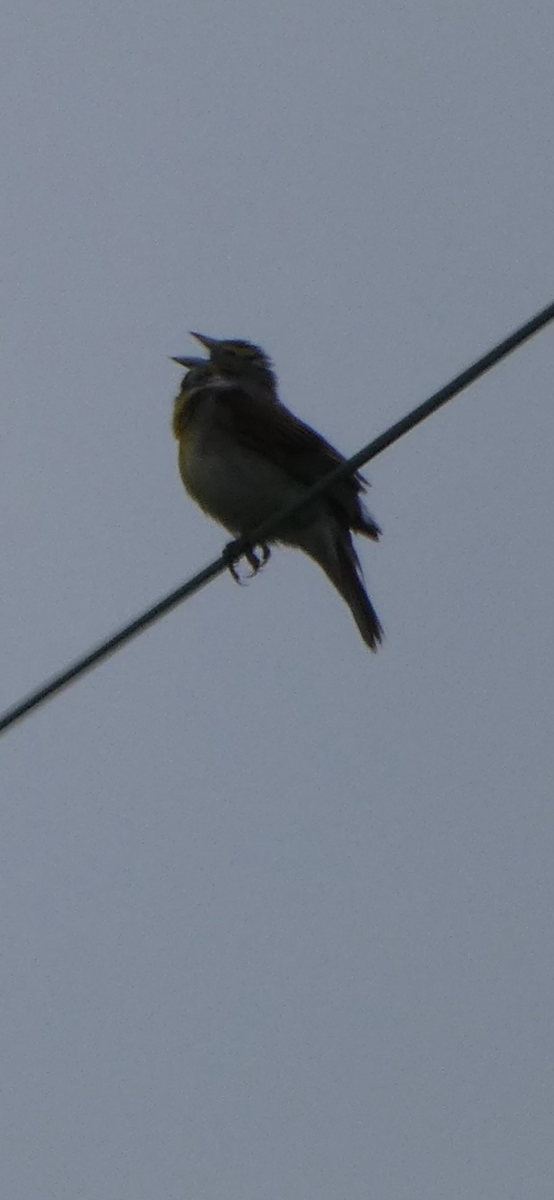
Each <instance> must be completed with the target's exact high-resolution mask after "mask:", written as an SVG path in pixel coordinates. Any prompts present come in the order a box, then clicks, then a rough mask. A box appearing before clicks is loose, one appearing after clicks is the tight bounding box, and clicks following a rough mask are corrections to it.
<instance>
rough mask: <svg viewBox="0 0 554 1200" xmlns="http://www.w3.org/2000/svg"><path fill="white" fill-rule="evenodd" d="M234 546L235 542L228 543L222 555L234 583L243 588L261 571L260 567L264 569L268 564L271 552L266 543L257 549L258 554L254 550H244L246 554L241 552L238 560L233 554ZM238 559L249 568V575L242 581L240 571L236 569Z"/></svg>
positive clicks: (234, 553)
mask: <svg viewBox="0 0 554 1200" xmlns="http://www.w3.org/2000/svg"><path fill="white" fill-rule="evenodd" d="M235 546H236V542H229V543H228V545H227V546H226V547H225V549H224V551H223V553H224V555H225V557H226V559H227V564H228V567H229V571H230V572H231V575H232V576H233V579H234V581H235V583H239V584H240V585H241V587H243V586H244V584H245V583H247V582H248V580H249V579H253V578H254V576H255V575H257V574H258V571H261V569H262V567H265V565H266V563H267V562H269V559H270V558H271V550H270V549H269V546H267V545H266V543H265V542H264V543H263V544H262V545H261V546H260V547H259V550H260V553H259V554H258V553H257V551H256V550H253V549H250V550H246V552H243V553H242V554H241V555H240V556H239V558H237V557H236V552H235ZM240 558H245V559H246V561H247V563H248V566H249V567H250V574H249V575H247V576H246V578H244V579H243V578H242V577H241V574H240V571H239V570H238V567H237V562H239V559H240Z"/></svg>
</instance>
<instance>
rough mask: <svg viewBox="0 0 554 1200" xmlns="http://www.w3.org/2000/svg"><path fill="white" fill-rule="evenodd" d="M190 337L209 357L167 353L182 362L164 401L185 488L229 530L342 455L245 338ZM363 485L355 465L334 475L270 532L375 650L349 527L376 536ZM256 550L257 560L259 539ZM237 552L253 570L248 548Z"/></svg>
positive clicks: (238, 529) (273, 507) (268, 512)
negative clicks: (305, 563) (169, 406)
mask: <svg viewBox="0 0 554 1200" xmlns="http://www.w3.org/2000/svg"><path fill="white" fill-rule="evenodd" d="M193 336H194V337H196V338H198V337H199V335H197V334H193ZM200 340H201V341H202V343H203V344H204V345H206V346H207V347H208V349H209V351H210V358H209V359H206V360H204V359H190V358H175V359H174V360H173V361H174V362H176V363H179V364H180V365H182V366H186V367H187V368H188V371H187V374H186V375H185V377H184V379H183V382H182V385H181V390H180V392H179V394H178V396H177V398H176V400H175V404H174V410H173V433H174V435H175V437H176V438H177V441H178V443H179V470H180V473H181V478H182V480H183V483H184V485H185V488H186V489H187V491H188V492H189V495H191V496H192V498H193V499H194V500H196V502H197V504H199V505H200V507H201V508H203V509H204V511H205V512H206V513H208V515H209V516H211V517H213V518H214V519H215V520H216V521H219V522H220V524H221V525H223V526H224V527H225V528H226V529H228V530H229V531H230V532H231V533H232V534H233V536H235V537H238V536H241V535H242V534H247V533H249V531H251V530H252V531H253V530H254V529H255V528H256V527H257V526H258V525H260V524H261V523H262V521H266V520H267V519H268V518H270V517H272V516H274V515H275V514H277V513H278V512H279V510H280V509H282V508H284V507H285V506H286V505H288V504H291V503H292V502H293V501H294V500H300V499H301V498H302V497H303V496H304V495H305V493H306V491H307V489H308V488H309V487H310V486H311V485H313V484H314V483H316V482H318V481H319V480H320V479H322V478H324V476H325V475H328V474H329V472H330V471H332V470H333V469H334V468H335V467H337V466H338V464H339V463H342V462H344V457H343V455H342V454H340V453H339V452H338V450H335V449H334V448H333V446H331V445H330V444H329V442H327V441H325V439H324V438H322V437H320V435H319V434H318V433H316V432H315V430H313V429H312V428H311V427H310V426H309V425H306V424H305V423H304V422H303V421H301V420H299V418H298V417H296V416H294V414H293V413H292V412H290V410H289V409H288V408H286V407H285V405H284V404H281V403H280V402H279V399H278V395H277V390H276V380H275V375H274V373H273V369H272V367H271V364H270V362H269V359H268V358H267V356H266V355H265V354H264V352H263V351H262V350H260V349H259V348H258V347H256V346H252V345H250V343H248V342H229V341H227V342H219V343H218V342H216V340H215V339H214V338H209V339H208V338H205V337H202V338H201V339H200ZM218 347H219V349H218ZM223 348H224V349H223ZM240 363H242V364H243V367H242V369H239V364H240ZM253 381H254V382H253ZM365 487H366V485H365V481H364V480H363V478H362V476H361V475H359V474H358V473H356V474H354V475H349V476H347V477H346V478H345V479H340V480H339V481H338V482H337V483H334V484H332V485H331V487H330V488H329V489H328V491H327V492H324V493H323V494H322V495H320V496H317V497H316V498H315V499H314V500H313V501H311V502H310V503H309V504H307V505H306V506H305V507H304V508H302V509H301V510H300V511H299V512H298V513H296V514H295V515H294V516H292V517H289V518H288V519H287V521H286V523H285V524H284V525H283V526H281V527H280V528H279V530H278V532H277V533H276V534H275V535H274V537H273V538H272V539H271V540H272V541H276V542H282V543H284V544H285V545H289V546H294V547H296V548H297V549H299V550H303V551H304V552H305V553H306V554H308V555H309V557H310V558H312V559H314V561H315V562H316V563H318V564H319V566H320V567H321V568H322V570H323V571H324V572H325V574H326V575H327V577H328V578H329V579H330V581H331V583H333V584H334V586H335V588H336V589H337V591H338V592H339V593H340V595H341V596H342V598H343V599H344V600H345V601H346V603H347V604H348V606H349V608H350V610H351V612H352V616H353V617H354V620H355V622H356V624H357V626H358V629H359V631H360V633H361V635H362V638H363V639H364V642H365V643H366V645H367V646H369V648H370V650H376V649H377V647H378V644H379V642H380V641H381V639H382V636H383V631H382V628H381V624H380V622H379V618H378V616H377V613H376V612H375V609H374V607H373V605H372V603H371V600H370V599H369V596H368V594H367V592H366V590H365V586H364V581H363V575H362V571H361V567H360V563H359V559H358V556H357V554H356V551H355V549H354V545H353V542H352V536H351V534H352V533H360V534H362V535H364V536H365V537H368V538H370V539H371V540H372V541H375V542H376V541H378V539H379V535H380V532H381V531H380V529H379V526H378V525H377V524H376V522H375V521H374V520H373V517H372V516H371V514H370V513H369V512H368V511H367V509H366V508H365V506H364V504H363V501H362V494H363V492H364V491H365ZM262 553H263V561H266V560H267V557H268V556H269V550H268V549H267V547H262ZM247 557H248V558H249V561H250V564H251V566H252V567H253V569H254V570H257V568H258V566H260V565H261V563H260V561H259V559H258V558H257V556H256V555H252V556H247Z"/></svg>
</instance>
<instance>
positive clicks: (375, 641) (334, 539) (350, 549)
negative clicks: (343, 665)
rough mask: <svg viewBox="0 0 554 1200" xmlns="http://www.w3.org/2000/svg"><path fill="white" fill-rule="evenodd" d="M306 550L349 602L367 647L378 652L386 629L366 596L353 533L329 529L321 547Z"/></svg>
mask: <svg viewBox="0 0 554 1200" xmlns="http://www.w3.org/2000/svg"><path fill="white" fill-rule="evenodd" d="M330 534H331V536H329V535H330ZM310 541H311V539H310ZM302 549H303V550H305V551H306V552H307V553H308V554H309V555H310V557H311V558H313V559H315V561H316V562H317V563H319V565H320V567H322V568H323V570H324V571H325V574H326V575H327V578H328V579H330V580H331V583H332V584H333V585H334V587H335V588H336V589H337V592H338V593H339V595H341V596H342V598H343V600H345V601H346V603H347V605H348V607H349V609H350V612H351V613H352V616H353V617H354V620H355V622H356V625H357V626H358V629H359V631H360V633H361V635H362V637H363V639H364V642H365V644H366V646H369V649H370V650H377V648H378V646H379V643H380V642H381V641H382V639H383V628H382V626H381V622H380V621H379V617H378V616H377V613H376V612H375V609H374V607H373V605H372V603H371V600H370V598H369V596H368V594H367V592H366V589H365V584H364V578H363V575H362V568H361V566H360V562H359V559H358V555H357V554H356V551H355V549H354V546H353V544H352V538H351V536H350V533H349V531H348V530H347V529H344V528H336V529H335V530H333V531H331V530H330V529H329V526H328V525H327V528H326V530H325V538H324V539H323V538H318V539H317V545H316V544H314V542H311V544H310V545H307V544H306V542H304V543H303V545H302Z"/></svg>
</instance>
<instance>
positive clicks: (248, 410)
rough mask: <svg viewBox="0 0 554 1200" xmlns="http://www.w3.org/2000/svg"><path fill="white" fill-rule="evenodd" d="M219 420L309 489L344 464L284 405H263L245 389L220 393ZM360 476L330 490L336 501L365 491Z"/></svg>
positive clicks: (341, 457) (232, 389)
mask: <svg viewBox="0 0 554 1200" xmlns="http://www.w3.org/2000/svg"><path fill="white" fill-rule="evenodd" d="M218 416H219V419H220V420H221V422H222V423H224V424H225V425H226V426H227V427H228V428H229V429H230V430H232V432H233V436H234V437H235V438H236V439H237V440H238V441H240V442H241V443H242V444H243V445H244V446H248V447H249V448H250V449H251V450H253V451H255V452H257V453H258V454H262V455H263V456H264V457H266V458H269V459H271V460H272V462H274V463H275V464H276V465H278V466H280V467H282V469H283V470H284V471H286V472H287V474H289V475H292V476H293V477H294V478H295V479H297V480H298V481H299V482H301V483H305V484H306V485H307V486H309V485H310V484H314V483H317V482H318V481H319V480H320V479H323V477H324V476H325V475H328V474H329V472H330V471H332V470H333V469H334V468H335V467H337V466H338V465H339V464H340V463H342V462H344V456H343V455H342V454H340V453H339V451H338V450H335V448H334V447H333V446H331V445H330V443H329V442H327V441H325V438H322V437H321V436H320V435H319V434H318V433H316V432H315V430H314V429H312V428H311V427H310V426H309V425H306V424H305V423H304V422H303V421H300V420H299V419H298V417H295V416H294V415H293V413H291V412H290V411H289V409H288V408H285V405H284V404H274V403H269V402H268V403H263V402H261V401H260V400H259V399H253V397H252V396H249V395H248V393H247V392H245V391H244V390H243V389H242V388H238V387H236V388H225V389H221V391H220V393H219V396H218ZM365 486H366V485H365V480H364V479H363V477H362V476H361V475H359V474H355V475H350V476H347V477H346V478H345V479H341V480H340V481H339V482H338V483H337V484H336V485H334V486H333V487H332V488H331V494H332V495H333V494H334V496H335V498H336V499H340V498H342V497H344V499H346V497H349V498H350V500H352V499H353V498H354V496H356V495H358V494H359V493H360V492H361V491H364V490H365Z"/></svg>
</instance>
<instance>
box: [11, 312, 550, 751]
mask: <svg viewBox="0 0 554 1200" xmlns="http://www.w3.org/2000/svg"><path fill="white" fill-rule="evenodd" d="M553 319H554V302H553V303H551V304H549V305H547V307H546V308H543V309H542V310H541V312H539V313H537V314H536V315H535V316H534V317H532V319H531V320H530V321H527V322H526V324H525V325H521V326H520V328H519V329H516V330H515V331H514V333H511V334H510V335H509V337H507V338H504V340H503V341H502V342H499V343H498V345H496V346H494V347H493V349H492V350H489V351H488V353H487V354H484V355H483V356H482V357H481V358H478V359H477V361H476V362H474V363H473V364H472V366H470V367H467V369H466V370H465V371H462V372H461V373H460V374H459V375H456V377H455V378H454V379H452V380H451V381H450V383H447V384H446V385H445V387H443V388H441V389H440V391H438V392H435V393H434V394H433V395H432V396H430V397H429V399H428V400H425V401H424V402H423V404H420V405H418V407H417V408H414V409H412V411H411V412H410V413H408V414H407V415H406V416H405V417H402V419H401V420H400V421H397V422H396V424H395V425H391V427H390V429H387V430H386V431H385V432H384V433H381V434H380V435H379V437H376V438H374V439H373V441H372V442H369V443H368V444H367V446H364V447H363V449H362V450H359V451H358V453H357V454H353V455H352V458H348V459H345V461H344V462H343V463H341V464H340V466H338V467H336V468H335V469H334V470H333V471H330V472H329V474H328V475H326V476H325V478H324V479H321V480H320V481H319V482H318V483H316V484H314V486H313V487H311V488H308V490H307V491H306V492H305V494H304V496H303V497H302V499H301V500H299V501H295V502H294V503H293V504H288V505H286V507H285V508H282V509H281V510H280V511H279V512H278V513H277V514H276V515H275V516H273V517H271V518H270V519H269V520H267V521H264V522H263V523H262V524H261V525H259V526H258V528H257V529H254V530H253V531H252V533H251V534H249V535H248V536H247V535H245V536H243V537H240V538H238V539H237V540H236V541H235V542H231V543H230V545H229V546H227V547H226V548H225V550H224V551H223V553H222V554H221V555H220V556H219V558H216V559H215V560H214V561H213V562H212V563H209V565H208V566H207V567H204V568H203V570H202V571H198V573H197V574H196V575H193V576H192V578H191V579H189V580H187V581H186V582H185V583H183V584H181V586H180V587H178V588H176V589H175V591H173V592H170V593H169V595H167V596H164V597H163V599H162V600H159V601H158V603H157V604H154V605H152V606H151V608H148V609H146V611H145V612H143V613H141V615H140V616H138V617H135V619H134V620H133V621H129V622H128V623H127V624H126V625H123V626H122V627H121V629H118V630H117V632H116V633H114V634H112V636H111V637H109V638H106V639H105V640H104V641H103V642H100V643H99V644H98V645H97V646H95V647H94V649H92V650H90V651H89V652H88V654H84V655H83V656H82V657H81V658H78V659H76V661H75V662H74V663H72V664H71V666H69V667H66V668H65V669H64V670H63V671H60V672H59V673H58V674H57V675H53V676H52V677H51V678H50V679H48V680H47V681H46V682H45V683H43V684H41V686H40V687H38V688H36V689H35V690H34V691H32V692H30V693H29V695H28V696H25V697H24V699H23V700H20V701H19V702H18V703H17V704H14V705H13V706H12V707H11V708H8V709H6V711H5V712H4V713H3V715H2V716H0V733H3V732H4V731H5V730H6V729H9V728H10V727H11V726H12V725H15V724H16V722H17V721H20V720H22V718H23V717H25V716H27V715H28V714H29V713H30V712H32V711H33V710H34V709H35V708H38V707H39V705H40V704H44V702H45V701H46V700H49V699H50V697H51V696H54V695H56V694H57V693H58V692H61V691H62V690H63V689H64V688H66V687H68V685H69V684H70V683H73V682H74V681H75V680H76V679H78V678H79V677H80V676H81V675H84V674H86V672H87V671H90V670H92V668H93V667H96V666H97V665H98V664H99V663H100V662H103V661H104V659H106V658H109V656H110V655H111V654H115V652H116V650H119V648H120V646H123V645H124V644H125V642H129V641H130V640H131V638H133V637H136V636H137V635H138V634H139V633H142V630H143V629H146V628H147V627H148V626H149V625H153V623H154V621H158V620H159V619H160V617H163V616H165V614H166V613H168V612H171V609H173V608H176V607H177V605H178V604H181V603H182V601H183V600H188V598H189V596H193V595H194V594H195V592H199V591H200V589H201V588H203V587H205V585H206V584H207V583H209V582H210V580H211V579H215V577H216V576H217V575H221V574H222V572H223V571H225V570H227V568H228V567H229V565H230V564H231V563H232V562H235V561H237V560H238V559H239V558H242V557H243V555H244V554H246V553H247V551H250V550H253V549H254V548H255V547H256V546H259V545H260V544H262V543H263V542H265V541H267V540H268V539H270V538H271V537H272V536H274V535H275V533H276V531H277V530H278V528H279V526H280V525H281V524H282V523H283V521H286V520H287V519H288V518H289V517H290V516H292V515H293V513H295V512H297V511H298V510H299V509H300V508H303V507H304V505H305V504H309V503H310V501H311V500H313V498H314V497H315V496H319V495H321V494H322V493H323V492H324V491H326V489H327V488H328V487H330V486H331V484H333V483H335V482H336V481H337V480H338V479H342V478H343V477H344V476H346V475H350V474H351V473H352V472H354V471H357V470H358V469H359V467H362V466H363V465H364V463H367V462H369V461H370V460H371V459H372V458H376V457H377V455H378V454H381V453H382V451H383V450H386V449H387V448H388V447H389V446H392V444H393V442H397V441H398V440H399V438H401V437H403V435H404V434H405V433H408V432H409V431H410V430H411V429H414V427H415V426H416V425H419V423H420V422H421V421H424V420H425V419H426V418H427V417H430V416H431V414H432V413H434V412H436V411H437V409H439V408H441V407H442V405H443V404H446V402H447V401H448V400H452V399H453V398H454V396H458V395H459V393H460V392H463V391H464V390H465V388H467V387H469V385H470V384H471V383H474V382H475V380H476V379H479V378H480V377H481V375H484V374H485V372H486V371H490V369H491V367H494V366H496V364H497V363H499V362H500V361H501V359H503V358H506V357H507V355H508V354H511V353H512V351H513V350H516V349H517V348H518V347H519V346H521V345H522V344H523V343H524V342H526V341H528V339H529V338H530V337H532V336H533V334H535V333H538V332H539V330H540V329H544V327H545V326H546V325H548V324H549V323H550V321H552V320H553Z"/></svg>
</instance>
